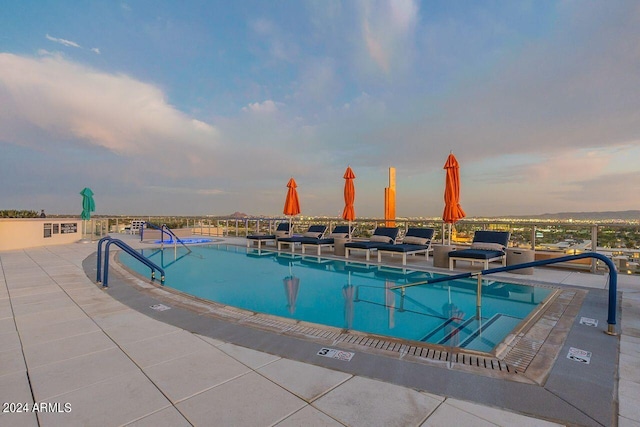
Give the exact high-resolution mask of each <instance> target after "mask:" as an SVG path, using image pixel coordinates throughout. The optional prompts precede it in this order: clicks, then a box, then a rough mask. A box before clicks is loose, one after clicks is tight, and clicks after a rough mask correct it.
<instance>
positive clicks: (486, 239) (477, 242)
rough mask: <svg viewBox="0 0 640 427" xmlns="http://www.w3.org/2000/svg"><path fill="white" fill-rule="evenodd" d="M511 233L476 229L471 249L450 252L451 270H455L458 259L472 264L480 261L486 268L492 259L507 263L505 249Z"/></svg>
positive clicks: (503, 263)
mask: <svg viewBox="0 0 640 427" xmlns="http://www.w3.org/2000/svg"><path fill="white" fill-rule="evenodd" d="M510 234H511V233H509V232H508V231H476V232H475V234H474V235H473V242H471V248H470V249H463V250H461V251H451V252H449V270H453V268H454V267H455V266H456V261H460V260H462V261H470V262H471V265H473V263H474V262H475V261H480V262H482V263H483V264H484V268H485V270H486V269H488V268H489V263H490V262H492V261H502V265H503V266H505V265H507V254H506V252H505V251H506V249H507V245H508V244H509V237H510Z"/></svg>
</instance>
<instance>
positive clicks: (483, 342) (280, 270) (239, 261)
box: [120, 244, 552, 352]
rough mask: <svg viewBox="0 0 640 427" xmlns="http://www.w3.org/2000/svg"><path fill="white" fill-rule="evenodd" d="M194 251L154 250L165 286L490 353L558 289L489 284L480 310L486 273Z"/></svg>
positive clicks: (218, 249) (133, 264) (128, 262)
mask: <svg viewBox="0 0 640 427" xmlns="http://www.w3.org/2000/svg"><path fill="white" fill-rule="evenodd" d="M191 249H192V252H191V253H188V254H187V253H186V250H183V252H180V251H177V252H176V251H175V250H174V249H173V248H172V249H165V250H160V249H145V250H143V251H142V253H143V255H145V256H147V257H149V258H150V259H151V260H152V261H154V262H156V263H157V264H159V265H161V266H162V267H163V268H164V269H165V273H166V279H165V286H166V287H170V288H174V289H176V290H179V291H181V292H185V293H187V294H191V295H194V296H196V297H199V298H203V299H207V300H210V301H214V302H217V303H221V304H225V305H230V306H234V307H239V308H242V309H245V310H250V311H253V312H258V313H266V314H270V315H275V316H280V317H284V318H290V319H296V320H300V321H306V322H312V323H317V324H321V325H328V326H333V327H338V328H343V329H348V330H354V331H360V332H365V333H371V334H376V335H383V336H388V337H393V338H400V339H405V340H413V341H421V342H425V343H434V344H440V345H445V346H451V347H461V348H465V349H470V350H475V351H482V352H491V351H492V350H493V349H494V348H495V347H496V346H497V345H498V344H499V343H500V342H502V341H503V340H504V339H505V337H506V336H507V335H509V334H510V333H511V331H513V330H514V328H516V327H518V325H520V324H521V322H522V321H523V320H524V319H526V318H527V317H528V316H529V315H530V314H531V313H532V312H533V311H534V310H535V309H536V307H538V305H539V304H540V303H541V302H542V301H544V300H545V299H546V298H547V297H548V296H549V295H550V294H551V292H552V289H550V288H541V287H531V286H524V285H518V284H510V283H503V282H495V281H486V280H485V282H484V283H483V292H482V307H481V309H478V308H477V307H476V286H477V280H475V279H473V280H467V279H465V280H456V281H450V282H443V283H438V284H433V285H427V286H414V287H410V288H406V292H405V293H404V294H403V293H402V292H401V291H400V290H393V289H391V288H392V287H394V286H396V285H400V284H408V283H413V282H418V281H424V280H427V279H430V278H436V277H441V275H437V274H434V273H431V272H427V271H417V270H410V269H400V268H391V267H385V266H380V265H376V264H365V263H359V262H347V261H340V260H331V259H324V258H317V257H315V256H301V255H292V254H290V253H277V252H273V251H264V250H263V251H256V250H251V249H249V250H247V249H245V248H241V247H238V246H231V245H222V244H220V245H205V246H197V247H193V248H191ZM120 260H121V262H122V263H123V264H124V265H125V266H127V267H128V268H130V269H132V270H134V271H137V272H139V273H140V274H142V275H145V276H146V275H147V274H148V268H147V267H145V266H143V265H142V264H140V263H139V262H137V261H134V260H133V258H131V257H130V256H129V255H127V254H125V253H122V254H120Z"/></svg>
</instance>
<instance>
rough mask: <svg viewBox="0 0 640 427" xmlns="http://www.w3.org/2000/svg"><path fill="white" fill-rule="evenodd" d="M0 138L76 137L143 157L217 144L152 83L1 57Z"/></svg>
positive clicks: (50, 61) (65, 64)
mask: <svg viewBox="0 0 640 427" xmlns="http://www.w3.org/2000/svg"><path fill="white" fill-rule="evenodd" d="M0 104H2V105H3V108H4V109H6V112H7V114H3V115H0V138H1V139H3V140H5V141H8V142H11V143H14V144H19V145H31V146H38V145H42V144H46V142H45V141H50V140H51V139H58V140H74V141H77V143H80V144H89V145H95V146H99V147H103V148H105V149H107V150H110V151H113V152H115V153H120V154H126V155H138V154H142V153H144V152H146V151H148V150H152V149H158V148H159V147H165V149H169V148H171V147H174V146H176V145H181V146H191V147H209V148H210V147H213V146H214V145H215V141H216V138H217V136H218V134H217V131H216V129H215V128H213V127H212V126H210V125H208V124H206V123H203V122H201V121H197V120H193V119H191V118H189V117H187V116H186V115H185V114H183V113H181V112H180V111H177V110H176V109H175V108H173V107H172V106H171V105H169V104H168V102H167V100H166V99H165V96H164V94H163V93H162V92H161V91H160V90H159V89H158V88H157V87H154V86H152V85H149V84H146V83H142V82H140V81H138V80H135V79H133V78H131V77H128V76H126V75H116V74H108V73H103V72H99V71H96V70H94V69H91V68H88V67H85V66H82V65H79V64H76V63H73V62H70V61H67V60H65V59H63V58H61V57H59V56H58V57H55V56H54V57H43V58H40V59H33V58H27V57H21V56H17V55H12V54H6V53H5V54H0Z"/></svg>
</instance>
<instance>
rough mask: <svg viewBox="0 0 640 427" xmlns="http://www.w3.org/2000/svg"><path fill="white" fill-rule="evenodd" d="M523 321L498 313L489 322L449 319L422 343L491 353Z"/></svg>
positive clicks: (473, 318) (470, 319)
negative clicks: (433, 343)
mask: <svg viewBox="0 0 640 427" xmlns="http://www.w3.org/2000/svg"><path fill="white" fill-rule="evenodd" d="M521 320H522V319H520V318H517V317H513V316H509V315H506V314H502V313H498V314H496V315H494V316H493V317H491V318H490V319H488V320H482V319H477V318H476V317H475V316H473V317H471V318H469V319H467V320H464V321H461V320H459V319H456V318H449V319H447V320H445V321H444V322H443V323H442V324H440V325H439V326H438V327H436V328H435V329H434V330H433V331H431V332H430V333H428V334H427V335H426V336H425V337H424V338H423V339H422V341H427V342H436V343H437V344H441V345H446V346H451V347H460V348H468V349H471V350H478V351H491V350H492V349H493V348H494V347H495V346H496V345H497V344H498V343H499V342H500V341H501V340H502V338H503V337H504V331H505V329H506V330H509V331H510V330H512V329H513V328H515V327H516V326H517V325H518V323H520V321H521Z"/></svg>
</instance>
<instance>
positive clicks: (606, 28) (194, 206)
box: [0, 0, 640, 218]
mask: <svg viewBox="0 0 640 427" xmlns="http://www.w3.org/2000/svg"><path fill="white" fill-rule="evenodd" d="M0 11H1V12H0V183H1V184H0V210H2V209H29V210H37V211H39V210H40V209H44V210H45V211H46V212H47V213H51V214H78V215H79V214H80V212H81V210H82V207H81V205H82V203H81V201H82V198H81V196H80V194H79V193H80V191H81V190H82V189H83V188H84V187H90V188H91V189H92V190H93V192H94V193H95V196H94V197H95V202H96V212H95V213H96V214H101V215H109V214H111V215H125V214H129V215H228V214H231V213H233V212H235V211H240V212H244V213H247V214H253V215H272V216H279V215H281V214H282V210H283V206H284V199H285V196H286V192H287V188H286V184H287V181H288V180H289V178H291V177H294V178H295V180H296V182H297V184H298V194H299V198H300V204H301V209H302V215H309V216H316V215H328V216H336V217H337V216H339V215H340V214H341V213H342V210H343V207H344V200H343V187H344V179H343V178H342V176H343V174H344V171H345V169H346V168H347V166H351V168H352V169H353V171H354V173H355V175H356V180H355V188H356V200H355V210H356V215H357V216H360V217H378V218H381V217H383V216H384V188H385V187H386V186H387V185H388V169H389V167H394V168H395V169H396V193H397V202H396V205H397V207H396V213H397V215H398V216H399V217H418V216H422V217H437V216H441V215H442V211H443V208H444V200H443V195H444V184H445V171H444V169H443V166H444V163H445V161H446V158H447V156H448V155H449V153H453V154H454V155H455V156H456V158H457V159H458V162H459V164H460V176H461V206H462V208H463V209H464V210H465V212H466V213H467V216H468V217H482V216H507V215H526V214H540V213H552V212H577V211H612V210H630V209H640V196H639V192H638V189H639V188H640V161H639V160H640V2H638V1H637V0H628V1H626V0H613V1H610V0H593V1H585V0H576V1H572V0H567V1H552V0H545V1H537V0H532V1H513V0H504V1H498V0H496V1H492V0H486V1H481V2H477V1H472V0H457V1H449V0H442V1H427V0H425V1H412V0H393V1H391V0H389V1H382V0H381V1H375V0H373V1H367V0H348V1H334V0H309V1H306V0H279V1H254V0H243V1H233V0H226V1H218V0H202V1H198V0H190V1H187V2H182V1H165V0H140V1H134V0H128V1H122V2H118V1H112V0H103V1H100V0H98V1H91V2H86V1H66V0H50V1H45V0H21V1H12V0H0Z"/></svg>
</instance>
